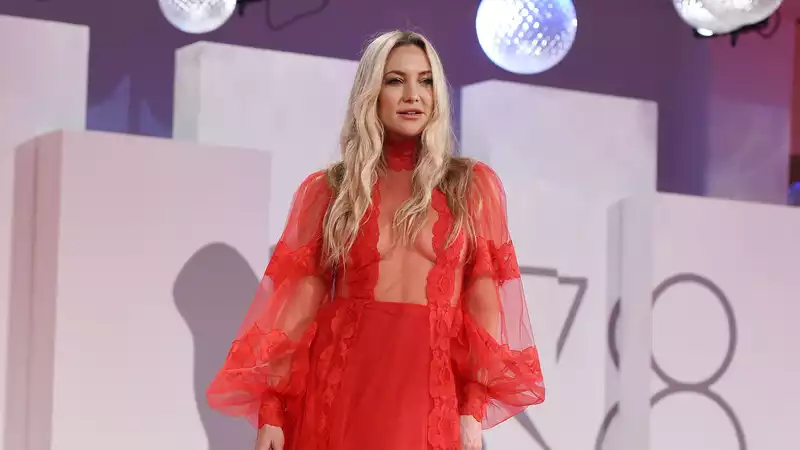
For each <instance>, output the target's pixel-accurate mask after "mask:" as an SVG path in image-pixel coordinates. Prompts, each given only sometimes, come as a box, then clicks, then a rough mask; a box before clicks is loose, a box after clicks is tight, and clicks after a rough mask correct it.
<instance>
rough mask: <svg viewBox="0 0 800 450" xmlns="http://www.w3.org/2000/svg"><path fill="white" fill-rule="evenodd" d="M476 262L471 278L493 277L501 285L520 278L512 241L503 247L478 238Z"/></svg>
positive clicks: (472, 268)
mask: <svg viewBox="0 0 800 450" xmlns="http://www.w3.org/2000/svg"><path fill="white" fill-rule="evenodd" d="M474 258H475V260H474V261H473V264H472V267H471V269H470V277H473V278H480V277H491V278H493V279H494V280H496V281H497V282H498V283H499V284H503V283H505V282H506V281H510V280H514V279H517V278H519V277H520V272H519V264H518V262H517V254H516V250H515V249H514V245H513V243H512V242H511V241H508V242H505V243H503V244H501V245H499V246H498V245H497V244H495V242H494V241H490V240H487V239H485V238H483V237H478V239H477V245H476V250H475V256H474Z"/></svg>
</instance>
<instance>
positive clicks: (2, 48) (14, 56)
mask: <svg viewBox="0 0 800 450" xmlns="http://www.w3.org/2000/svg"><path fill="white" fill-rule="evenodd" d="M88 68H89V29H88V28H87V27H85V26H82V25H72V24H66V23H57V22H49V21H44V20H33V19H23V18H18V17H9V16H2V15H0V423H4V422H5V411H6V367H7V365H6V358H7V353H6V345H7V342H6V339H7V335H8V332H9V330H8V320H9V316H8V307H9V305H8V299H9V297H10V295H11V290H12V289H14V286H13V283H12V277H11V270H12V265H11V264H12V259H11V253H12V244H13V243H12V239H11V233H12V224H13V221H14V217H13V214H12V213H11V211H12V210H13V208H14V206H13V204H14V182H15V180H14V179H15V161H14V148H15V147H16V146H17V145H19V144H21V143H23V142H25V141H26V140H28V139H30V138H31V137H33V136H35V135H36V134H38V133H44V132H48V131H52V130H56V129H60V128H66V129H73V130H80V129H83V128H84V126H85V124H86V91H87V88H88V87H87V85H88V84H87V81H88V78H87V73H88ZM54 74H57V75H54ZM24 170H25V169H24V168H19V169H18V171H24ZM27 175H31V174H27ZM20 176H24V175H23V174H20ZM18 245H19V244H18ZM12 369H13V365H12ZM0 442H2V440H0ZM7 444H8V445H10V444H11V443H10V442H7ZM11 450H13V446H11Z"/></svg>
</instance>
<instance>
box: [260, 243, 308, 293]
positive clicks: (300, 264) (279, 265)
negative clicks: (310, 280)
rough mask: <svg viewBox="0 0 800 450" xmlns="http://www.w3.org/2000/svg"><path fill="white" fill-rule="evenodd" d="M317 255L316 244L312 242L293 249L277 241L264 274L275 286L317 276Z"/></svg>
mask: <svg viewBox="0 0 800 450" xmlns="http://www.w3.org/2000/svg"><path fill="white" fill-rule="evenodd" d="M319 253H320V252H319V243H318V242H312V243H309V244H305V245H303V246H301V247H298V248H294V249H293V248H290V247H289V246H288V245H286V243H285V242H283V241H278V243H277V244H276V245H275V252H274V253H273V254H272V258H270V260H269V264H268V265H267V270H266V272H265V274H266V275H268V276H269V277H270V279H272V282H273V283H274V284H275V286H278V285H280V284H281V283H283V282H284V281H286V280H295V279H299V278H303V277H307V276H311V275H319V274H320V273H319V267H320V265H319V263H320V261H319Z"/></svg>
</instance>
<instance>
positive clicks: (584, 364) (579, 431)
mask: <svg viewBox="0 0 800 450" xmlns="http://www.w3.org/2000/svg"><path fill="white" fill-rule="evenodd" d="M656 120H657V118H656V107H655V105H654V104H652V103H650V102H645V101H640V100H632V99H624V98H616V97H610V96H603V95H596V94H589V93H582V92H572V91H565V90H561V89H552V88H543V87H535V86H530V85H521V84H516V83H507V82H497V81H490V82H483V83H479V84H476V85H473V86H469V87H467V88H465V89H464V90H463V92H462V119H461V129H462V134H463V137H462V149H463V152H464V154H465V155H467V156H473V157H476V158H478V159H482V160H484V161H486V162H487V163H489V164H490V165H491V166H492V167H493V168H494V169H495V170H496V171H497V172H498V174H499V175H500V177H501V179H502V180H503V182H504V184H505V188H506V192H507V195H508V208H509V216H510V217H509V224H510V227H511V233H512V237H513V239H514V241H515V243H516V246H517V255H518V257H519V259H520V264H521V265H523V266H526V267H527V272H528V276H527V277H526V282H525V288H526V294H527V296H528V302H529V307H530V312H531V320H532V323H533V327H534V332H535V333H536V338H537V343H538V345H539V348H540V353H541V356H542V358H543V359H544V367H543V371H544V376H545V384H546V385H547V389H548V392H547V400H546V401H545V402H544V404H542V405H541V406H537V407H535V408H531V409H530V410H529V411H528V414H527V416H525V415H520V416H519V417H518V418H517V420H513V421H509V422H506V423H504V424H503V425H501V426H500V427H497V429H495V430H492V431H491V432H490V433H488V434H487V446H488V447H489V448H490V449H498V448H499V449H504V450H505V449H509V450H511V449H519V450H522V449H525V450H528V449H531V448H541V449H555V450H559V449H568V450H582V449H586V450H589V449H594V448H595V446H596V443H600V444H603V443H605V442H606V441H607V440H608V439H612V438H613V437H612V436H609V437H608V438H604V437H603V435H602V433H603V432H602V430H603V427H602V423H603V420H604V417H605V416H606V414H607V412H608V411H609V409H610V408H611V407H613V405H614V403H615V402H616V396H617V394H616V383H617V374H616V368H615V367H614V364H613V361H611V359H610V358H609V357H608V356H607V352H606V351H605V348H606V336H607V328H608V326H607V324H608V318H609V316H610V305H612V304H611V303H610V302H609V301H607V298H608V297H609V295H611V296H616V294H614V293H610V291H611V290H615V289H616V288H617V286H615V285H609V284H608V282H607V281H608V273H607V269H606V267H607V265H608V261H607V259H608V257H609V251H608V248H609V246H610V245H611V244H610V242H609V240H608V238H609V233H610V230H609V228H608V215H607V214H608V213H607V210H608V207H609V206H610V205H612V204H614V203H615V202H617V201H619V200H620V199H622V198H624V197H625V196H628V195H631V194H635V193H647V192H654V191H655V186H656V179H655V167H656V166H655V164H656ZM576 124H577V125H576ZM545 280H549V281H545ZM603 448H613V447H610V446H605V447H603ZM639 450H641V449H639Z"/></svg>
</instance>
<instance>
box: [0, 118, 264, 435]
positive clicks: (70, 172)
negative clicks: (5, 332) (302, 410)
mask: <svg viewBox="0 0 800 450" xmlns="http://www.w3.org/2000/svg"><path fill="white" fill-rule="evenodd" d="M21 152H22V155H23V157H22V159H24V160H26V161H32V163H33V164H34V165H35V172H36V176H35V177H34V178H33V180H32V185H31V186H29V187H28V188H27V190H28V191H30V192H33V193H35V195H33V196H30V197H29V198H32V200H33V201H32V204H30V203H29V204H20V205H18V209H19V210H24V211H31V212H32V213H31V214H30V216H31V217H32V218H33V220H32V224H31V225H32V230H31V229H29V230H25V229H22V228H20V229H18V236H30V235H31V234H32V235H33V237H34V252H33V257H32V258H31V260H30V261H29V262H28V265H27V266H26V265H19V268H20V269H21V270H24V269H25V268H26V267H33V273H31V274H30V277H31V279H30V280H29V282H28V283H27V285H29V286H33V289H32V290H31V291H29V292H27V294H29V295H28V296H27V298H26V297H25V295H24V294H25V292H20V295H17V296H15V297H14V298H13V302H14V303H13V305H12V307H13V310H15V311H18V313H17V314H15V319H16V320H15V327H14V329H15V333H14V334H13V335H12V338H13V339H12V342H11V347H12V351H13V352H14V353H15V354H26V355H27V357H28V358H27V359H23V360H22V363H23V364H24V369H25V370H26V373H25V374H24V375H25V376H19V377H15V378H14V379H13V383H12V384H11V385H10V386H9V392H10V394H11V396H12V400H13V401H14V402H15V404H16V405H18V407H16V408H13V409H11V410H10V412H9V414H10V416H11V419H12V423H13V424H14V425H15V426H14V427H13V428H9V429H8V430H7V431H6V433H7V434H8V436H10V437H13V441H14V442H15V443H17V444H19V443H20V442H24V441H25V440H27V445H13V446H12V445H9V446H7V447H6V450H50V449H53V450H107V449H111V448H113V449H115V450H141V449H145V448H148V449H203V448H208V449H210V450H246V449H250V448H252V441H253V436H254V434H253V430H252V427H250V426H249V425H248V424H246V423H245V422H244V421H236V420H234V419H228V418H225V417H223V416H221V415H219V414H216V413H215V412H213V411H211V410H210V409H209V408H208V406H207V405H206V401H205V390H206V388H207V386H208V383H209V382H210V381H211V378H212V377H213V375H214V374H215V373H216V371H217V370H218V369H219V366H220V364H221V361H223V360H224V358H225V355H226V354H227V352H228V348H229V345H230V342H231V341H232V340H233V338H234V336H235V333H236V330H237V329H238V326H239V324H240V322H241V319H242V317H243V316H244V314H245V311H246V309H247V307H248V306H249V303H250V300H251V299H252V295H253V292H254V291H255V288H256V286H257V284H258V279H259V278H260V276H261V273H262V271H263V267H265V265H266V263H267V259H268V256H269V242H268V240H267V237H266V234H265V233H264V232H263V230H264V229H265V228H266V226H267V210H266V208H262V207H259V205H258V202H260V201H263V202H266V201H268V200H269V177H268V174H269V173H270V170H271V167H270V161H269V154H267V153H265V152H261V151H258V150H242V149H235V148H223V147H205V146H200V145H197V144H192V143H185V142H175V141H171V140H165V139H153V138H144V137H135V136H127V135H118V134H110V133H94V132H93V133H85V132H84V133H54V134H49V135H46V136H44V137H41V138H39V139H36V140H35V141H33V142H31V143H30V144H29V145H26V146H24V147H23V148H22V149H21ZM254 192H256V193H258V197H257V201H255V200H254V196H253V193H254ZM26 311H32V313H31V316H30V317H26V315H25V312H26ZM26 319H28V320H26Z"/></svg>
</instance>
